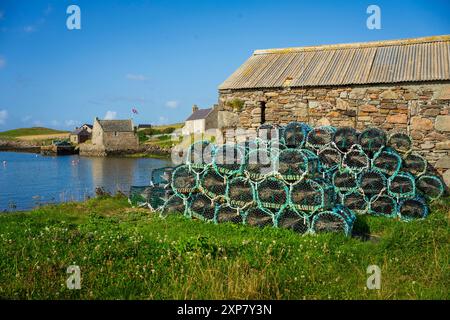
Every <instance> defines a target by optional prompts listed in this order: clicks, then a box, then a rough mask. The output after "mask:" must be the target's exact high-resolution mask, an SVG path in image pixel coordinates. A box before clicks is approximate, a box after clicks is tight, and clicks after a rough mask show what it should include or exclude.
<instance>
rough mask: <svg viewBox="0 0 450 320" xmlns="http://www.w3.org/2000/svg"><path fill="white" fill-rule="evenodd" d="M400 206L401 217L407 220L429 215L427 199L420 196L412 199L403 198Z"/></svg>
mask: <svg viewBox="0 0 450 320" xmlns="http://www.w3.org/2000/svg"><path fill="white" fill-rule="evenodd" d="M398 207H399V210H398V211H399V215H400V218H401V219H402V220H406V221H410V220H416V219H423V218H425V217H426V216H428V212H429V211H428V206H427V203H426V201H425V199H424V198H423V197H420V196H416V197H414V198H412V199H403V200H401V201H400V203H399V205H398Z"/></svg>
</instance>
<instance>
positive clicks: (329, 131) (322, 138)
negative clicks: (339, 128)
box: [306, 126, 336, 150]
mask: <svg viewBox="0 0 450 320" xmlns="http://www.w3.org/2000/svg"><path fill="white" fill-rule="evenodd" d="M335 131H336V129H335V128H334V127H330V126H322V127H318V128H314V129H312V130H311V131H310V132H309V133H308V136H307V137H306V146H307V147H308V148H311V149H313V150H321V149H324V148H326V147H328V146H330V145H331V143H332V142H333V134H334V132H335Z"/></svg>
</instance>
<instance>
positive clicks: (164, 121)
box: [159, 117, 169, 124]
mask: <svg viewBox="0 0 450 320" xmlns="http://www.w3.org/2000/svg"><path fill="white" fill-rule="evenodd" d="M168 121H169V119H167V118H166V117H159V124H167V122H168Z"/></svg>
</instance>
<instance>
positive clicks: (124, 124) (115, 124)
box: [98, 120, 134, 132]
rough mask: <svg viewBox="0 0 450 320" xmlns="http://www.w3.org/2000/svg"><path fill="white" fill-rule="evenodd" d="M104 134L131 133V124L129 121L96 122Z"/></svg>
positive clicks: (132, 129)
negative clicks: (115, 132)
mask: <svg viewBox="0 0 450 320" xmlns="http://www.w3.org/2000/svg"><path fill="white" fill-rule="evenodd" d="M98 122H99V123H100V126H101V127H102V128H103V131H105V132H114V131H117V132H133V131H134V128H133V122H132V121H131V120H98Z"/></svg>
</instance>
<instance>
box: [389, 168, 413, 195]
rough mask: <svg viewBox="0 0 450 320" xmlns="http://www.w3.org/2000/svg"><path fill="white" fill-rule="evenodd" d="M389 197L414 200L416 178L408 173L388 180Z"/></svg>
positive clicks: (399, 174) (402, 173) (401, 173)
mask: <svg viewBox="0 0 450 320" xmlns="http://www.w3.org/2000/svg"><path fill="white" fill-rule="evenodd" d="M388 193H389V195H391V196H393V197H396V198H397V199H400V198H412V197H414V196H415V195H416V183H415V180H414V177H413V176H412V175H411V174H410V173H407V172H400V173H398V174H396V175H395V176H393V177H391V178H390V179H389V180H388Z"/></svg>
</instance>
